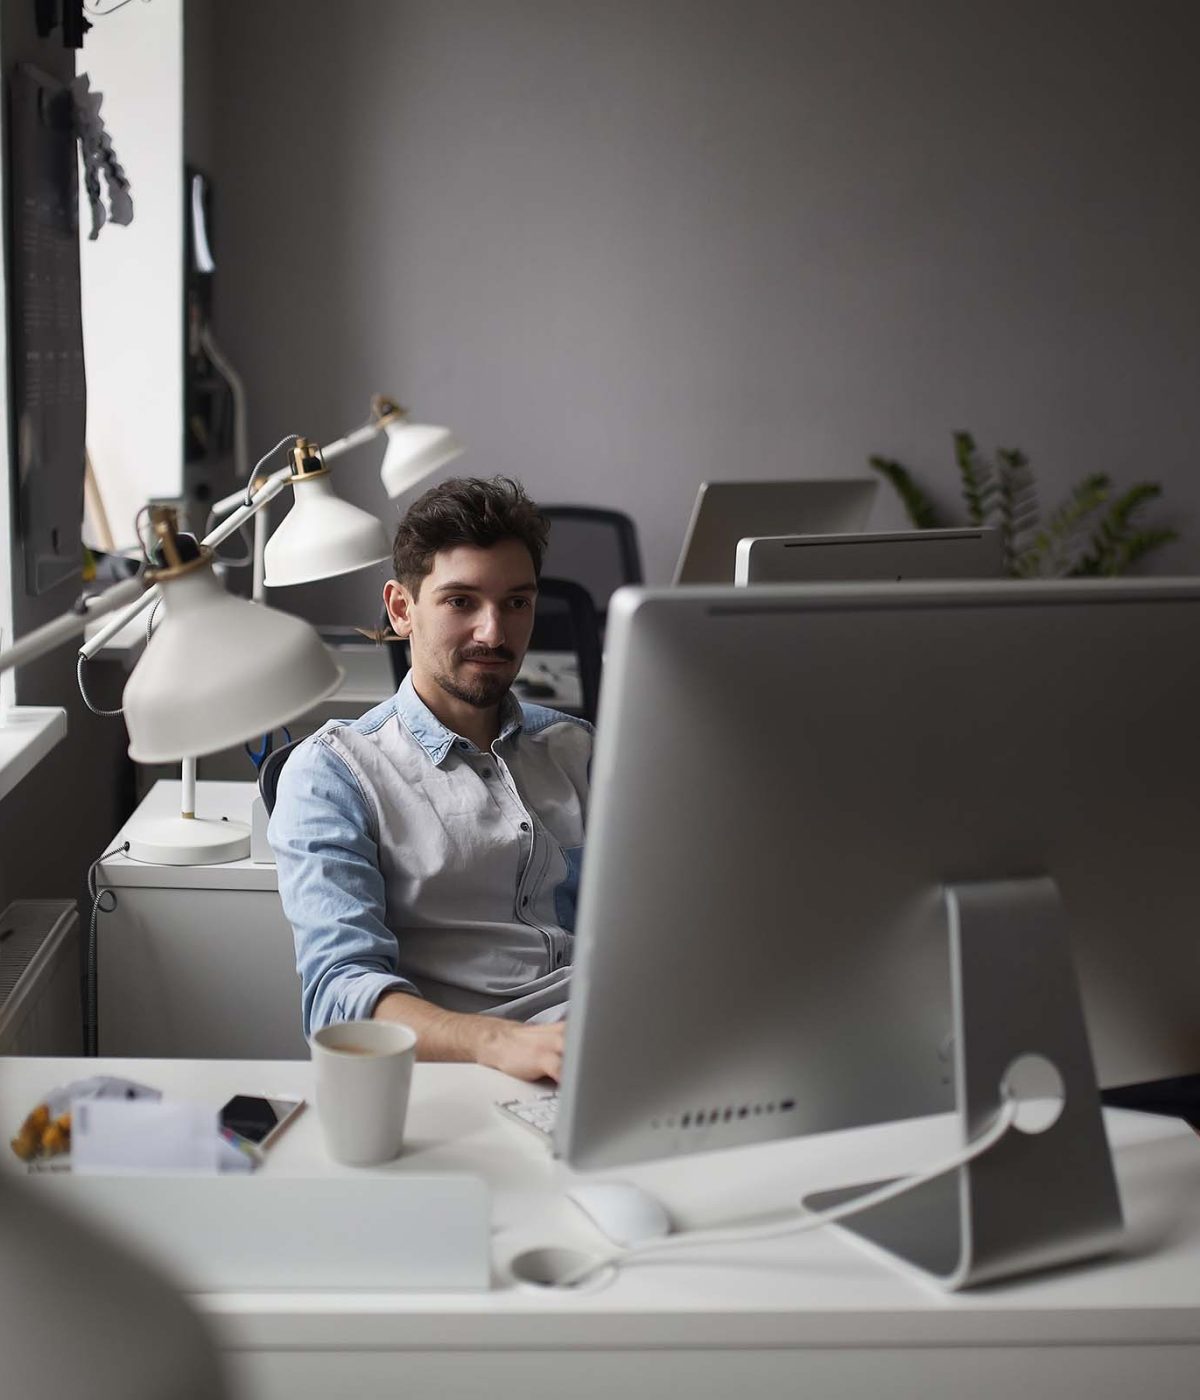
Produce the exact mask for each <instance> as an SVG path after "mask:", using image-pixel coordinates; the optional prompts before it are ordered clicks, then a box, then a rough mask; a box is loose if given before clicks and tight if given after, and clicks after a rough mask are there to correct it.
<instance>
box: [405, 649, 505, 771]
mask: <svg viewBox="0 0 1200 1400" xmlns="http://www.w3.org/2000/svg"><path fill="white" fill-rule="evenodd" d="M396 713H397V715H399V717H400V721H401V723H402V724H403V725H404V727H405V728H406V729H407V730H408V732H409V733H410V734H411V735H412V736H413V738H414V739H415V740H416V741H417V743H418V744H420V745H421V747H422V748H423V749H424V750H425V752H426V753H427V754H428V755H429V757H430V759H431V761H432V762H433V763H435V764H437V765H440V764H442V763H443V762H444V761H445V758H446V755H447V754H448V753H449V752H450V750H451V749H452V748H453V747H454V745H455V744H457V743H461V742H462V739H461V737H460V736H459V735H458V734H455V732H454V731H453V730H452V729H447V728H446V726H445V725H444V724H443V723H442V722H441V720H440V719H438V717H437V715H435V714H434V713H433V711H432V710H431V709H430V708H429V706H428V705H427V704H426V703H425V702H424V700H422V699H421V697H420V696H419V695H418V694H417V690H416V687H415V686H414V685H413V682H412V672H411V671H410V672H409V673H408V675H406V676H405V677H404V679H403V680H402V681H401V682H400V689H399V690H398V691H397V692H396ZM523 724H524V716H523V715H522V713H521V706H520V703H519V702H518V700H517V698H516V696H514V695H513V693H512V691H509V692H508V694H507V695H506V696H505V697H504V699H503V700H502V701H501V702H500V734H499V736H498V738H497V743H499V742H500V740H501V739H510V738H512V737H513V735H515V734H517V733H519V732H520V730H521V728H522V726H523Z"/></svg>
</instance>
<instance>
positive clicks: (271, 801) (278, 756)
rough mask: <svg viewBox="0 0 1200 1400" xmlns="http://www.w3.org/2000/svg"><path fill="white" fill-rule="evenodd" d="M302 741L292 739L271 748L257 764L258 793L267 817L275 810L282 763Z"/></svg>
mask: <svg viewBox="0 0 1200 1400" xmlns="http://www.w3.org/2000/svg"><path fill="white" fill-rule="evenodd" d="M303 742H304V741H303V740H302V739H293V740H292V742H291V743H290V744H282V745H281V746H280V747H279V748H277V749H272V750H271V752H270V753H269V754H268V755H267V756H266V758H264V759H263V761H262V763H261V764H259V768H258V793H259V796H260V797H261V798H262V800H263V806H264V807H265V808H266V809H267V816H268V817H269V816H270V815H271V813H272V812H273V811H274V810H275V793H276V790H277V789H278V787H279V775H280V774H281V773H282V772H283V765H284V764H285V763H286V762H287V761H288V758H289V757H290V756H291V752H292V750H293V749H294V748H295V747H296V745H297V744H300V743H303Z"/></svg>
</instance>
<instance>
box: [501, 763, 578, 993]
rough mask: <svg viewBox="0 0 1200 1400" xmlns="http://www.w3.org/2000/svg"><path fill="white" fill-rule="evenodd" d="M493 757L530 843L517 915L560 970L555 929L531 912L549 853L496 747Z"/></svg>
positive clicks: (560, 959) (550, 962)
mask: <svg viewBox="0 0 1200 1400" xmlns="http://www.w3.org/2000/svg"><path fill="white" fill-rule="evenodd" d="M491 757H492V760H493V762H494V763H495V765H496V770H495V771H496V780H497V781H499V782H500V784H501V786H502V788H503V791H504V794H505V799H506V800H507V801H508V802H509V803H510V804H511V805H512V806H513V807H515V809H516V811H517V812H518V813H519V817H518V826H519V828H520V831H521V838H522V844H523V845H524V844H525V843H528V845H527V849H526V851H525V859H524V861H523V862H522V865H521V875H520V878H519V879H518V881H517V891H516V905H515V909H514V913H515V915H516V917H517V918H518V919H519V920H520V921H521V922H522V923H523V924H528V925H529V926H530V927H531V928H536V929H537V931H538V932H539V933H540V934H541V935H542V937H543V938H544V939H545V942H546V956H547V958H548V959H549V964H550V966H551V967H552V968H556V967H561V966H562V963H563V955H562V949H561V948H559V947H558V941H557V939H556V936H555V934H554V933H553V931H552V930H550V929H548V928H546V927H545V926H544V925H542V924H540V923H538V922H537V920H536V919H534V918H533V917H532V914H531V910H532V909H534V908H535V907H536V903H537V900H536V895H537V886H538V882H539V880H540V879H541V876H542V873H543V872H544V870H545V866H546V851H545V850H544V849H543V846H544V838H542V837H541V836H540V835H539V831H538V824H537V822H536V821H535V820H534V817H533V814H532V813H531V812H530V811H529V808H528V807H527V806H526V805H525V802H524V800H523V799H522V797H521V790H520V788H519V787H518V786H517V781H516V779H515V778H514V777H513V774H512V770H511V769H510V768H509V766H508V764H507V763H506V762H505V760H504V759H503V758H502V757H501V756H500V754H499V753H497V752H496V750H495V748H493V749H492V751H491Z"/></svg>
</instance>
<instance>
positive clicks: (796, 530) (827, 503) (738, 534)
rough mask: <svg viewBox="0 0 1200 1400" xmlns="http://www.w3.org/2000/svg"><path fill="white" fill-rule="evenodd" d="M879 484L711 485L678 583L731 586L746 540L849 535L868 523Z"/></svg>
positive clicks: (690, 533) (704, 491)
mask: <svg viewBox="0 0 1200 1400" xmlns="http://www.w3.org/2000/svg"><path fill="white" fill-rule="evenodd" d="M878 487H879V483H878V482H877V481H875V480H874V479H873V478H868V477H863V478H857V477H852V478H843V479H841V480H829V481H706V482H704V483H702V485H701V487H700V490H699V491H698V492H697V494H696V504H695V505H694V506H693V507H692V518H691V520H689V522H688V527H687V534H686V535H685V536H684V541H683V549H682V550H681V551H680V554H679V562H678V563H677V564H676V566H675V577H674V579H673V582H674V583H677V584H679V583H732V582H733V571H734V561H735V558H736V555H737V545H738V540H740V539H744V538H745V537H746V536H747V535H782V534H788V535H802V534H804V535H813V534H846V533H848V532H850V531H853V530H861V529H862V527H863V526H864V525H865V524H866V523H867V516H868V515H869V514H870V511H871V506H872V504H873V502H874V500H875V492H876V491H877V490H878Z"/></svg>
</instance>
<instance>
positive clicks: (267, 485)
mask: <svg viewBox="0 0 1200 1400" xmlns="http://www.w3.org/2000/svg"><path fill="white" fill-rule="evenodd" d="M290 477H291V469H290V468H284V469H283V470H282V471H278V472H276V473H275V474H274V475H273V476H269V477H268V478H267V479H266V481H265V482H263V484H262V485H261V486H260V487H259V488H258V490H257V491H256V492H255V493H254V495H253V496H251V497H250V504H249V505H245V504H244V503H243V504H242V505H241V507H240V509H238V510H235V511H234V513H233V514H232V515H231V516H230V517H229V519H228V520H225V521H223V522H222V523H221V524H220V525H218V526H217V528H216V529H215V530H213V531H211V533H209V534H207V535H205V536H204V538H203V539H202V540H201V541H200V543H201V544H202V545H205V546H207V547H208V548H210V549H215V548H216V547H217V545H219V544H220V543H221V542H222V541H223V540H227V539H228V538H229V536H230V535H232V534H235V533H236V532H237V531H238V530H239V529H241V527H242V525H243V524H244V523H245V522H246V521H247V520H249V519H250V517H251V516H252V515H256V514H257V513H258V512H259V511H260V510H261V509H262V507H263V506H265V505H266V503H267V502H268V501H270V500H272V499H273V498H274V497H276V496H278V495H279V493H280V492H281V491H282V490H283V488H284V487H285V486H286V485H287V484H288V481H289V479H290ZM238 498H239V500H242V501H243V502H244V497H243V496H242V493H241V492H239V493H238ZM161 596H162V590H161V589H160V588H159V587H158V585H157V584H155V585H154V586H153V587H151V588H147V589H146V591H145V593H143V594H142V596H141V597H140V598H139V599H138V600H137V601H136V602H135V603H133V604H132V605H131V606H130V607H128V608H126V609H125V611H124V612H121V613H118V614H117V616H116V617H114V618H113V619H112V621H111V622H108V623H106V624H105V625H104V626H103V627H101V628H100V630H99V631H98V632H97V633H96V634H95V636H93V637H89V638H88V640H87V641H86V642H84V644H83V645H82V646H81V647H80V648H79V654H80V656H82V657H84V658H85V660H88V661H90V660H91V659H92V657H93V656H95V655H96V653H97V652H98V651H99V650H100V649H101V647H103V646H105V645H107V643H108V642H110V641H111V640H112V638H113V637H115V636H116V635H117V633H118V632H119V631H120V630H121V628H122V627H124V626H125V624H126V623H127V622H131V621H132V620H133V619H134V618H135V617H137V616H138V614H139V613H142V612H144V611H145V610H146V609H147V608H148V607H150V606H151V604H152V603H156V602H157V601H158V600H159V598H160V597H161ZM107 611H108V609H107V608H106V609H105V612H107Z"/></svg>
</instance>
